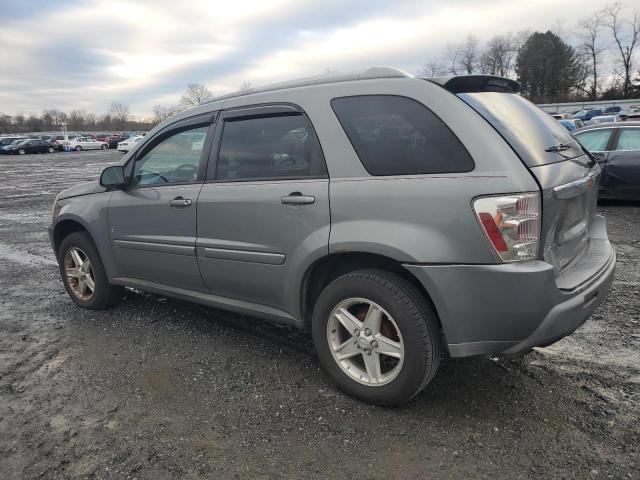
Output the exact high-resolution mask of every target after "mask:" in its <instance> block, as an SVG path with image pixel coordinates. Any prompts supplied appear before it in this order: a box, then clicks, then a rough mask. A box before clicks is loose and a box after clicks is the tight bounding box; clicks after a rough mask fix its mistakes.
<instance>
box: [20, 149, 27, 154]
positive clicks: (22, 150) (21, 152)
mask: <svg viewBox="0 0 640 480" xmlns="http://www.w3.org/2000/svg"><path fill="white" fill-rule="evenodd" d="M26 153H27V151H26V150H25V149H24V148H21V149H20V150H18V155H25V154H26Z"/></svg>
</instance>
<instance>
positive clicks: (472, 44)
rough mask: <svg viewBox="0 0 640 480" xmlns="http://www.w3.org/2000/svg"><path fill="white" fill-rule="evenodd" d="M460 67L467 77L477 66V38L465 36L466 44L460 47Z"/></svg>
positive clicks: (478, 55)
mask: <svg viewBox="0 0 640 480" xmlns="http://www.w3.org/2000/svg"><path fill="white" fill-rule="evenodd" d="M460 52H461V54H460V67H461V70H462V71H463V72H464V73H466V74H467V75H471V74H472V73H474V72H475V71H476V69H477V67H478V64H479V57H480V54H479V53H478V38H477V37H476V36H474V35H471V34H469V35H467V40H466V42H465V43H464V44H463V45H462V46H461V47H460Z"/></svg>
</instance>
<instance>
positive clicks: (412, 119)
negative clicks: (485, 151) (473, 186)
mask: <svg viewBox="0 0 640 480" xmlns="http://www.w3.org/2000/svg"><path fill="white" fill-rule="evenodd" d="M331 107H332V108H333V111H334V112H335V114H336V116H337V117H338V120H339V121H340V124H341V125H342V128H343V129H344V131H345V133H346V134H347V137H348V138H349V141H350V142H351V145H353V148H354V150H355V151H356V153H357V154H358V157H360V161H361V162H362V165H363V166H364V168H365V169H366V170H367V172H369V173H370V174H371V175H419V174H429V173H459V172H469V171H471V170H473V168H474V163H473V159H472V158H471V156H470V155H469V153H468V152H467V150H466V149H465V148H464V146H463V145H462V143H461V142H460V140H458V138H457V137H456V136H455V135H454V134H453V132H452V131H451V130H449V128H448V127H447V126H446V125H445V124H444V122H443V121H442V120H440V118H438V117H437V116H436V115H435V114H434V113H433V112H432V111H431V110H429V109H428V108H427V107H425V106H424V105H422V104H421V103H418V102H417V101H415V100H412V99H410V98H406V97H399V96H394V95H362V96H356V97H343V98H334V99H333V100H332V101H331Z"/></svg>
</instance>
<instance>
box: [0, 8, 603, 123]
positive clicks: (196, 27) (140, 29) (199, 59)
mask: <svg viewBox="0 0 640 480" xmlns="http://www.w3.org/2000/svg"><path fill="white" fill-rule="evenodd" d="M605 3H606V1H603V0H567V1H565V2H560V3H558V2H556V1H552V0H531V1H529V2H527V3H526V4H522V3H520V2H513V1H506V0H487V1H485V2H482V3H478V2H476V1H472V0H450V1H445V0H436V1H429V2H425V1H413V0H407V1H403V2H388V1H383V0H367V1H365V0H355V1H350V2H344V1H339V0H324V1H322V2H320V1H310V0H296V1H293V0H272V1H266V0H243V1H236V2H230V1H228V0H225V1H209V0H194V1H188V0H183V1H181V2H175V1H174V0H155V1H147V2H127V1H117V2H113V1H108V0H90V1H83V2H80V1H68V0H67V1H61V2H50V1H44V0H37V1H35V2H11V4H10V5H9V6H8V7H3V8H4V10H3V20H2V22H3V23H2V28H1V29H0V49H1V51H2V52H3V66H2V69H1V70H0V110H1V111H4V112H6V113H16V112H23V113H31V112H39V111H41V110H42V109H45V108H59V109H63V110H71V109H74V108H85V109H87V110H91V111H95V112H97V113H99V112H104V111H106V109H107V108H108V106H109V104H110V103H111V102H112V101H115V100H117V101H123V102H125V103H128V104H129V105H130V106H131V110H132V112H134V113H135V114H136V115H139V116H144V115H147V114H149V112H150V111H151V107H152V106H153V105H154V104H157V103H170V102H174V103H175V102H177V101H178V99H179V97H180V94H181V92H182V91H183V90H184V87H185V85H186V83H189V82H201V83H205V84H207V85H208V86H209V87H210V88H211V89H212V90H214V91H215V92H216V93H220V94H222V93H227V92H229V91H232V90H235V89H237V88H238V87H239V86H240V85H241V84H242V83H243V82H245V81H249V82H251V83H252V84H253V85H254V86H259V85H263V84H266V83H270V82H274V81H281V80H286V79H290V78H293V77H297V76H307V75H315V74H319V73H322V72H323V71H325V70H326V69H327V68H331V69H336V70H342V71H346V70H353V69H359V68H364V67H367V66H371V65H389V66H395V67H398V68H403V69H405V70H407V71H416V70H417V69H418V68H419V67H420V66H421V65H422V64H424V63H425V62H426V61H428V60H431V59H434V58H438V57H439V55H440V52H442V50H443V49H444V46H445V45H446V44H447V43H451V42H460V41H463V40H464V38H465V37H466V35H467V34H468V33H474V34H475V35H477V36H478V37H480V38H481V39H487V38H489V37H490V36H492V35H494V34H496V33H504V32H507V31H515V30H520V29H526V28H529V29H547V28H550V27H552V25H553V24H554V23H555V19H561V20H562V19H564V20H565V21H566V22H567V24H568V25H573V23H575V21H576V20H577V18H576V17H575V15H576V12H583V14H584V15H586V14H588V13H589V12H591V11H594V10H596V9H598V8H601V7H602V6H604V4H605ZM525 5H526V7H525ZM36 12H37V13H36Z"/></svg>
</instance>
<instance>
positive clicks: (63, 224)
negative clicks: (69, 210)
mask: <svg viewBox="0 0 640 480" xmlns="http://www.w3.org/2000/svg"><path fill="white" fill-rule="evenodd" d="M74 232H87V234H88V235H89V237H91V240H93V243H94V244H95V243H96V242H95V240H94V238H93V236H92V235H91V232H90V231H89V229H88V228H87V227H86V225H84V224H83V223H82V222H80V221H78V220H76V219H73V218H65V219H63V220H60V221H58V222H57V223H56V224H55V225H54V227H53V235H52V237H51V241H52V243H53V249H54V252H55V254H56V257H57V256H58V250H59V249H60V245H61V244H62V240H64V238H65V237H67V236H68V235H70V234H72V233H74Z"/></svg>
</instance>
